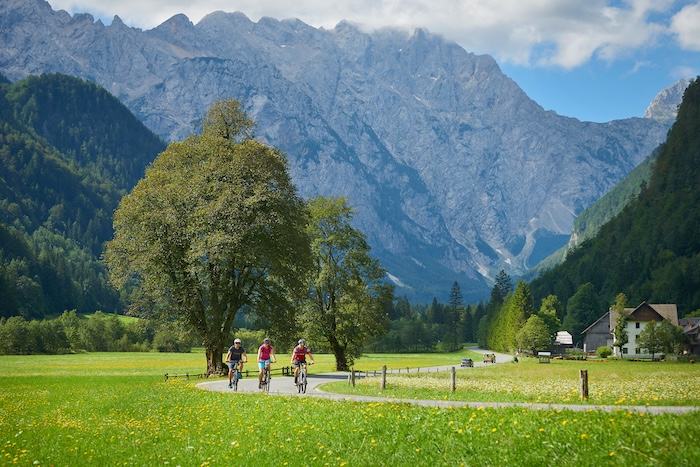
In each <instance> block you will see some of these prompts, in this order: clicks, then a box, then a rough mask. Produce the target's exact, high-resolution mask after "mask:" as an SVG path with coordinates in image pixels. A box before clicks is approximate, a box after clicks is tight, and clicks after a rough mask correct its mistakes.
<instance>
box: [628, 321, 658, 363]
mask: <svg viewBox="0 0 700 467" xmlns="http://www.w3.org/2000/svg"><path fill="white" fill-rule="evenodd" d="M651 322H652V321H627V323H626V324H627V335H628V336H629V342H628V343H627V344H625V345H624V346H623V347H622V356H623V357H625V358H651V354H649V353H644V352H646V351H644V350H642V348H641V346H640V345H639V344H638V343H637V337H638V336H639V334H641V332H642V330H644V328H645V327H646V326H647V324H649V323H651ZM653 323H655V324H658V322H657V321H653ZM655 356H659V354H656V355H655Z"/></svg>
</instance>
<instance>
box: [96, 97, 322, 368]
mask: <svg viewBox="0 0 700 467" xmlns="http://www.w3.org/2000/svg"><path fill="white" fill-rule="evenodd" d="M253 128H254V122H252V121H251V120H250V119H248V118H247V117H246V116H245V114H244V113H243V111H242V110H241V107H240V103H239V102H238V101H236V100H232V99H227V100H221V101H217V102H216V103H215V104H214V105H213V106H212V107H211V108H210V109H209V111H208V113H207V115H206V117H205V118H204V120H203V129H202V133H201V134H196V135H191V136H190V137H188V138H187V139H186V140H185V141H184V142H176V143H172V144H171V145H169V146H168V148H167V149H166V150H165V151H164V152H163V153H161V154H160V155H159V156H158V158H157V159H156V160H155V161H154V162H153V164H152V165H151V166H150V167H149V168H148V170H147V171H146V176H145V178H143V179H142V180H141V181H139V183H138V184H137V185H136V187H135V188H134V190H133V191H132V192H131V193H130V194H129V195H127V196H125V197H124V198H123V199H122V201H121V203H120V204H119V208H118V209H117V211H116V213H115V216H114V229H115V235H114V239H113V240H112V241H111V242H109V243H108V245H107V251H106V254H105V260H106V262H107V264H108V266H109V268H110V273H111V276H110V277H111V280H112V282H113V283H114V284H115V285H116V286H117V287H124V286H125V285H126V284H127V283H128V281H130V280H134V281H136V283H137V284H138V291H139V293H138V295H137V298H138V300H136V301H135V303H134V305H133V309H134V310H135V311H139V307H140V305H141V304H143V303H150V304H153V303H156V304H161V306H155V307H152V308H151V309H152V310H154V311H155V313H156V314H159V315H161V316H162V315H166V316H170V317H174V318H178V319H183V320H185V321H186V322H187V323H188V324H189V325H190V326H191V327H193V328H194V329H196V331H197V332H198V333H199V335H200V336H201V338H202V339H203V342H204V346H205V348H206V353H207V371H208V372H210V373H213V372H220V371H221V370H222V362H221V354H222V351H223V349H224V347H225V345H226V342H227V340H228V338H229V334H230V331H231V327H232V323H233V320H234V318H235V315H236V313H237V312H238V311H239V310H241V308H243V307H250V308H251V309H254V310H256V312H258V313H260V314H265V313H269V314H274V316H275V317H276V318H277V319H281V317H283V316H290V315H291V305H290V299H291V298H292V297H294V295H295V292H298V291H299V290H300V289H301V288H302V287H303V279H304V277H305V275H306V273H305V271H306V270H307V268H308V267H309V265H310V263H309V258H310V252H309V242H308V237H307V233H306V226H307V222H308V214H307V211H306V209H305V205H304V202H303V200H302V199H300V198H299V197H298V196H297V194H296V189H295V187H294V185H293V184H292V182H291V179H290V176H289V173H288V167H287V161H286V159H285V157H284V156H283V154H282V153H281V152H280V151H279V150H277V149H274V148H270V147H268V146H265V145H264V144H262V143H260V142H259V141H257V140H255V139H253V137H252V129H253ZM144 309H145V308H141V309H140V311H143V310H144Z"/></svg>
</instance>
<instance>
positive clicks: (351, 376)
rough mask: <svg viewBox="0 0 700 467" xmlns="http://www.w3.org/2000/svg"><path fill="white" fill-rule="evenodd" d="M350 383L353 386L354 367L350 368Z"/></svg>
mask: <svg viewBox="0 0 700 467" xmlns="http://www.w3.org/2000/svg"><path fill="white" fill-rule="evenodd" d="M350 383H351V384H352V387H355V369H354V368H353V369H352V370H350Z"/></svg>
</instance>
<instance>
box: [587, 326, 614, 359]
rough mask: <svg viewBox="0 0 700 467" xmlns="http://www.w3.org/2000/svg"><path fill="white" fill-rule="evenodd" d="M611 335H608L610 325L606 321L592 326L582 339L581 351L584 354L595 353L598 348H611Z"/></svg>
mask: <svg viewBox="0 0 700 467" xmlns="http://www.w3.org/2000/svg"><path fill="white" fill-rule="evenodd" d="M612 342H613V340H612V334H610V323H609V322H608V320H601V321H599V322H598V323H596V324H594V325H593V326H592V327H591V328H590V329H589V330H588V332H587V333H586V335H585V336H584V338H583V350H584V351H585V352H595V351H596V349H597V348H598V347H601V346H603V345H607V346H608V347H610V348H612Z"/></svg>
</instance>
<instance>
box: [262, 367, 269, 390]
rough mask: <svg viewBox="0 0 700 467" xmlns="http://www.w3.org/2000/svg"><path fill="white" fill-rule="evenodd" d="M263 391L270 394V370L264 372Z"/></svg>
mask: <svg viewBox="0 0 700 467" xmlns="http://www.w3.org/2000/svg"><path fill="white" fill-rule="evenodd" d="M263 391H264V392H267V393H269V392H270V369H269V368H268V369H266V370H265V385H264V386H263Z"/></svg>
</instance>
